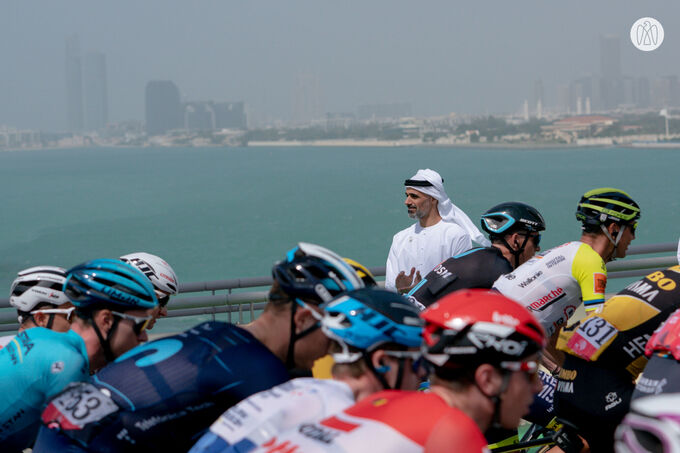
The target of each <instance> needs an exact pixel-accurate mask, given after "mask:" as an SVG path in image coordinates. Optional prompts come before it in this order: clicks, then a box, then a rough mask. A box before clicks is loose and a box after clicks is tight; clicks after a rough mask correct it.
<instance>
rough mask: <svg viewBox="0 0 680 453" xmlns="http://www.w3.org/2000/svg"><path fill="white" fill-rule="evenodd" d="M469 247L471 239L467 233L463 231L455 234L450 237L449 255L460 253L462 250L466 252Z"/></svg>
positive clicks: (470, 246)
mask: <svg viewBox="0 0 680 453" xmlns="http://www.w3.org/2000/svg"><path fill="white" fill-rule="evenodd" d="M471 248H472V239H471V238H470V235H469V234H467V233H465V234H459V235H456V236H454V237H452V238H451V251H450V255H449V257H451V256H456V255H460V254H461V253H463V252H467V251H468V250H470V249H471Z"/></svg>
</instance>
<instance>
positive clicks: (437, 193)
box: [385, 168, 490, 292]
mask: <svg viewBox="0 0 680 453" xmlns="http://www.w3.org/2000/svg"><path fill="white" fill-rule="evenodd" d="M443 182H444V180H443V179H442V177H441V176H440V175H439V173H437V172H436V171H434V170H430V169H429V168H428V169H425V170H418V173H416V174H415V176H413V177H412V178H411V179H407V180H406V181H405V182H404V185H405V186H406V200H405V201H404V204H405V205H406V208H407V209H408V215H409V217H411V218H412V219H418V221H417V222H416V223H414V224H413V225H411V226H410V227H408V228H406V229H405V230H402V231H400V232H398V233H397V234H395V235H394V239H392V247H390V253H389V255H388V257H387V270H386V273H385V288H387V289H392V290H396V291H399V292H407V291H408V290H409V289H411V288H412V287H413V285H415V284H416V283H418V282H419V281H420V279H421V275H425V274H427V273H428V272H430V271H431V270H432V269H434V267H435V266H436V265H437V264H439V263H441V262H442V261H444V260H445V259H447V258H451V257H452V256H456V255H458V254H459V253H462V252H465V251H466V250H468V249H470V248H471V247H472V241H475V242H477V243H478V244H480V245H483V246H485V247H486V246H489V245H490V242H489V240H488V239H486V237H484V235H483V234H482V233H481V232H480V231H479V229H478V228H477V227H476V226H475V225H474V224H473V223H472V221H471V220H470V218H469V217H468V216H467V215H466V214H465V213H464V212H463V211H462V210H461V209H460V208H458V207H457V206H456V205H454V204H453V203H452V202H451V200H450V199H449V197H448V195H446V191H444V185H443Z"/></svg>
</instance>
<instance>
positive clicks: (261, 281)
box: [0, 242, 678, 333]
mask: <svg viewBox="0 0 680 453" xmlns="http://www.w3.org/2000/svg"><path fill="white" fill-rule="evenodd" d="M676 249H677V243H675V242H664V243H658V244H646V245H637V246H631V247H630V248H629V249H628V256H631V255H646V254H656V253H668V252H673V254H672V255H671V256H656V257H648V258H626V259H624V260H620V261H614V262H611V263H608V264H607V273H608V278H609V279H613V278H630V277H641V276H644V275H647V274H648V273H650V272H652V271H654V270H660V269H665V268H667V267H669V266H672V265H674V264H678V261H677V256H676V253H675V252H676ZM369 269H370V271H371V272H372V273H373V275H375V276H376V277H384V276H385V267H384V266H381V267H371V268H369ZM271 283H272V279H271V277H250V278H237V279H229V280H212V281H205V282H189V283H183V284H180V293H181V294H187V293H205V292H210V294H208V295H196V296H176V297H173V298H172V301H171V302H170V305H168V317H172V318H176V317H185V316H196V315H213V316H214V315H216V314H218V313H227V316H228V318H227V320H228V321H229V322H234V323H243V322H245V321H250V320H251V319H253V318H254V317H255V316H256V315H257V313H258V312H259V311H261V310H262V309H263V308H264V305H265V303H266V301H267V293H268V291H267V290H268V287H269V286H270V285H271ZM253 288H256V289H258V288H259V290H256V291H238V290H245V289H253ZM234 290H237V291H238V292H234ZM216 291H226V293H222V294H217V293H216ZM7 307H10V305H9V299H8V298H0V308H7ZM17 327H18V324H17V319H16V313H15V312H10V311H6V312H2V313H0V332H8V333H9V332H12V331H16V329H17Z"/></svg>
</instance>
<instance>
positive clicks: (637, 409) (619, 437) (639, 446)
mask: <svg viewBox="0 0 680 453" xmlns="http://www.w3.org/2000/svg"><path fill="white" fill-rule="evenodd" d="M679 407H680V393H668V394H662V395H651V396H645V397H643V398H639V399H636V400H634V401H633V402H632V403H631V406H630V412H628V415H626V418H624V419H623V421H622V422H621V424H620V425H619V427H618V428H616V435H615V436H614V437H615V441H614V448H615V450H616V451H617V452H618V453H646V452H650V453H680V410H678V408H679Z"/></svg>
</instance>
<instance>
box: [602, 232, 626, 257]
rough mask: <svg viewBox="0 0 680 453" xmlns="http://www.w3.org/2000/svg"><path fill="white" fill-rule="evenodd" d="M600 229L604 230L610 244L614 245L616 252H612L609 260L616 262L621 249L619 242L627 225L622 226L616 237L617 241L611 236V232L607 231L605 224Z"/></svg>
mask: <svg viewBox="0 0 680 453" xmlns="http://www.w3.org/2000/svg"><path fill="white" fill-rule="evenodd" d="M600 229H601V230H602V232H603V233H604V235H605V236H607V239H609V242H611V243H612V244H614V250H613V251H612V255H611V258H610V259H609V261H614V260H615V259H616V251H617V249H618V247H619V241H621V237H622V236H623V231H624V230H625V229H626V225H620V228H619V232H618V234H617V235H616V239H614V238H613V237H612V235H611V234H609V230H608V229H607V227H606V226H604V224H600Z"/></svg>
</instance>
